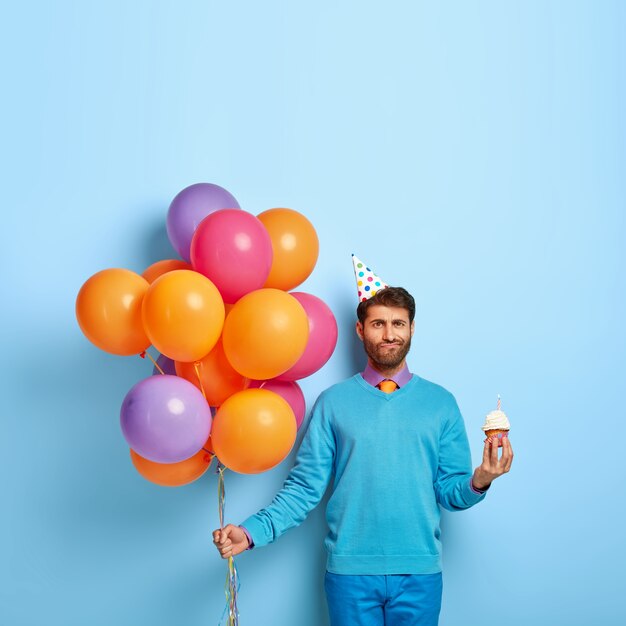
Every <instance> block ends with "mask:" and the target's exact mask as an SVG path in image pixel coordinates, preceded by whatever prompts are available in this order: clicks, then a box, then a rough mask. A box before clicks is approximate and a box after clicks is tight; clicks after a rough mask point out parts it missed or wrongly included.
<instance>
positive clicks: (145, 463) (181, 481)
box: [130, 446, 213, 487]
mask: <svg viewBox="0 0 626 626" xmlns="http://www.w3.org/2000/svg"><path fill="white" fill-rule="evenodd" d="M205 448H206V446H205ZM130 458H131V460H132V462H133V465H134V466H135V469H136V470H137V471H138V472H139V473H140V474H141V475H142V476H143V477H144V478H145V479H146V480H149V481H150V482H152V483H155V484H157V485H161V486H163V487H180V486H181V485H187V484H188V483H191V482H193V481H194V480H196V479H198V478H200V476H202V474H204V472H206V471H207V470H208V469H209V465H211V461H212V460H213V455H212V454H211V453H210V452H208V451H207V450H205V449H204V448H203V449H202V450H200V451H199V452H196V454H194V455H193V456H192V457H189V458H188V459H185V460H184V461H180V462H178V463H155V462H154V461H149V460H148V459H145V458H144V457H142V456H140V455H139V454H137V453H136V452H135V451H134V450H132V449H131V451H130Z"/></svg>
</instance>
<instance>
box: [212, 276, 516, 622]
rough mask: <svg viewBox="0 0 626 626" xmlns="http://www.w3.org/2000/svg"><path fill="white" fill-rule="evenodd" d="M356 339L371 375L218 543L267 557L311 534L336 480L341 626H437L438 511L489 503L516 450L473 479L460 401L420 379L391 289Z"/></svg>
mask: <svg viewBox="0 0 626 626" xmlns="http://www.w3.org/2000/svg"><path fill="white" fill-rule="evenodd" d="M357 316H358V321H357V323H356V332H357V334H358V336H359V338H360V339H361V341H362V342H363V346H364V349H365V352H366V354H367V357H368V364H367V367H366V369H365V371H364V372H363V373H362V374H356V375H355V376H353V377H352V378H349V379H348V380H346V381H343V382H341V383H338V384H336V385H334V386H332V387H330V388H329V389H327V390H326V391H324V392H323V393H322V394H321V395H320V397H319V398H318V400H317V402H316V403H315V406H314V408H313V411H312V414H311V419H310V421H309V426H308V429H307V432H306V434H305V436H304V438H303V440H302V444H301V446H300V449H299V451H298V455H297V458H296V462H295V465H294V467H293V469H292V470H291V472H290V474H289V475H288V477H287V479H286V481H285V484H284V486H283V488H282V489H281V490H280V491H279V493H278V494H277V495H276V497H275V499H274V501H273V502H272V504H271V505H270V506H269V507H267V508H266V509H263V510H261V511H259V512H258V513H257V514H256V515H253V516H252V517H250V518H248V519H247V520H245V521H244V522H243V523H242V525H241V526H233V525H230V524H229V525H228V526H226V527H225V528H224V529H222V530H216V531H215V532H214V533H213V539H214V543H215V545H216V546H217V548H218V550H219V551H220V553H221V555H222V557H223V558H228V557H230V556H235V555H237V554H239V553H241V552H243V551H244V550H246V549H248V548H249V547H251V546H257V547H258V546H263V545H266V544H268V543H270V542H272V541H274V540H275V539H277V538H278V537H279V536H280V535H281V534H282V533H284V532H285V531H286V530H288V529H289V528H292V527H294V526H296V525H298V524H300V523H301V522H302V521H303V520H304V519H305V517H306V516H307V514H308V513H309V512H310V511H311V510H312V509H313V508H314V507H315V506H316V505H317V504H318V503H319V501H320V499H321V498H322V496H323V494H324V492H325V490H326V487H327V485H328V482H329V480H330V479H331V477H333V476H334V481H333V487H332V495H331V497H330V500H329V502H328V507H327V511H326V517H327V521H328V527H329V533H328V535H327V537H326V540H325V545H326V549H327V551H328V561H327V572H326V579H325V589H326V595H327V599H328V607H329V612H330V620H331V624H332V626H383V625H385V624H386V625H387V626H389V625H391V626H395V625H400V624H411V625H414V624H420V625H424V626H426V625H427V626H436V624H437V623H438V619H439V611H440V608H441V589H442V582H441V558H440V552H441V550H440V548H441V546H440V541H439V536H440V530H439V517H440V511H439V505H441V506H443V507H445V508H446V509H449V510H452V511H457V510H462V509H466V508H469V507H470V506H473V505H474V504H476V503H478V502H480V501H481V500H482V499H483V498H484V497H485V491H486V490H487V489H488V488H489V486H490V485H491V483H492V481H493V480H495V479H496V478H497V477H499V476H501V475H502V474H504V473H506V472H508V471H509V469H510V467H511V463H512V460H513V451H512V449H511V444H510V442H509V440H508V438H507V437H505V438H503V439H502V455H501V458H498V457H499V455H498V444H499V441H498V439H497V438H491V439H487V440H486V441H485V447H484V451H483V459H482V463H481V465H480V466H479V467H477V468H476V470H475V471H474V473H473V475H472V473H471V457H470V451H469V445H468V440H467V435H466V432H465V426H464V424H463V418H462V417H461V414H460V412H459V409H458V406H457V404H456V401H455V399H454V397H453V396H452V395H451V394H450V393H449V392H448V391H446V390H445V389H443V388H442V387H440V386H438V385H435V384H434V383H431V382H428V381H426V380H424V379H422V378H420V377H419V376H416V375H413V374H411V373H410V372H409V370H408V368H407V366H406V355H407V353H408V351H409V348H410V346H411V337H412V336H413V332H414V329H415V323H414V316H415V302H414V300H413V297H412V296H411V295H410V294H409V293H408V292H407V291H406V290H405V289H403V288H401V287H387V288H384V289H381V290H379V291H377V292H375V295H374V296H373V297H370V298H369V299H366V300H365V299H364V301H362V302H360V304H359V306H358V309H357Z"/></svg>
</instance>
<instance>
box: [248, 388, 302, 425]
mask: <svg viewBox="0 0 626 626" xmlns="http://www.w3.org/2000/svg"><path fill="white" fill-rule="evenodd" d="M248 388H249V389H267V390H268V391H273V392H274V393H277V394H278V395H279V396H281V398H284V399H285V400H287V402H288V403H289V406H290V407H291V408H292V410H293V414H294V415H295V416H296V424H297V426H298V428H300V426H302V422H303V421H304V414H305V413H306V402H305V401H304V394H303V393H302V389H300V385H298V383H296V382H293V381H289V380H278V379H277V378H272V379H271V380H251V381H250V385H249V386H248Z"/></svg>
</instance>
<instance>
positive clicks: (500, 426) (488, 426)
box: [482, 396, 511, 446]
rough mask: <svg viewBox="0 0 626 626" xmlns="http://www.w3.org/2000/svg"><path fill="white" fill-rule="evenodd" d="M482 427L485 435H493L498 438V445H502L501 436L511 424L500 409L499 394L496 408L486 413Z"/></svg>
mask: <svg viewBox="0 0 626 626" xmlns="http://www.w3.org/2000/svg"><path fill="white" fill-rule="evenodd" d="M482 428H483V430H484V431H485V435H487V437H493V436H494V435H495V436H496V437H498V439H499V441H498V446H501V445H502V437H503V436H504V434H508V432H509V430H510V428H511V425H510V424H509V418H508V417H507V416H506V413H505V412H504V411H503V410H502V409H501V403H500V396H498V408H497V409H496V410H495V411H491V413H487V416H486V417H485V423H484V424H483V427H482Z"/></svg>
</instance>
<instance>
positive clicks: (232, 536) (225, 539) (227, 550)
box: [213, 453, 497, 559]
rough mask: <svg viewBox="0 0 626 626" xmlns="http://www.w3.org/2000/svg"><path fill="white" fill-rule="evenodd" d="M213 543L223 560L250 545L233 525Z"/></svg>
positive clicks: (221, 532)
mask: <svg viewBox="0 0 626 626" xmlns="http://www.w3.org/2000/svg"><path fill="white" fill-rule="evenodd" d="M496 454H497V453H496ZM213 543H214V544H215V547H216V548H217V549H218V551H219V553H220V554H221V555H222V558H223V559H228V558H230V557H231V556H237V555H238V554H241V553H242V552H243V551H244V550H247V549H248V546H249V545H250V543H249V542H248V537H247V536H246V533H245V532H244V531H243V529H242V528H241V527H239V526H233V524H228V525H226V526H224V528H222V529H221V530H220V529H219V528H218V529H217V530H214V531H213Z"/></svg>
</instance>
